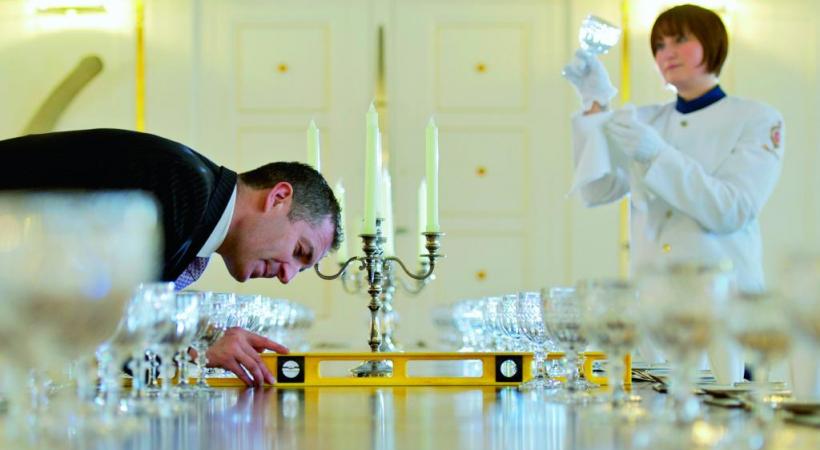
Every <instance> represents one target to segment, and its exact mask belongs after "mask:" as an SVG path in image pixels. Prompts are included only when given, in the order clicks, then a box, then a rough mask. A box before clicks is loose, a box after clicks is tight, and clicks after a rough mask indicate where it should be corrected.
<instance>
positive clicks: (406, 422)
mask: <svg viewBox="0 0 820 450" xmlns="http://www.w3.org/2000/svg"><path fill="white" fill-rule="evenodd" d="M635 393H636V394H639V395H640V396H641V397H642V400H641V402H640V403H635V404H632V405H631V406H627V407H620V408H618V409H617V410H616V411H615V413H614V414H613V411H612V410H611V409H610V407H609V405H608V404H606V403H594V404H591V405H583V406H577V405H576V406H573V405H568V404H565V403H560V402H556V401H555V398H554V397H551V396H549V395H545V394H543V393H538V392H521V391H519V390H518V389H516V388H510V387H504V388H501V387H379V388H375V387H316V388H275V387H270V388H264V389H256V390H254V389H240V388H220V389H217V390H216V393H215V395H213V396H211V397H210V398H193V399H188V400H186V403H187V404H188V408H187V411H184V412H181V413H178V414H176V415H174V416H172V417H167V418H161V417H152V418H150V419H145V420H144V421H143V422H142V423H141V424H140V427H139V430H138V431H136V432H134V433H133V434H131V435H130V436H129V437H127V438H123V439H121V440H119V441H117V442H116V443H115V442H113V441H110V440H109V441H106V442H95V443H89V442H86V443H85V444H84V445H82V447H85V448H122V449H165V448H167V449H172V448H173V449H291V448H294V449H295V448H306V449H335V448H338V449H405V448H407V449H467V448H477V449H481V448H486V449H576V448H577V449H620V448H653V449H654V448H697V445H698V444H703V445H702V448H710V447H709V445H713V444H715V443H720V445H722V446H721V447H719V448H752V447H753V446H749V445H747V444H750V442H749V441H752V442H751V443H754V441H753V440H751V439H745V438H743V437H744V436H746V437H748V436H751V435H754V433H755V432H756V431H759V429H760V427H759V426H757V425H756V424H754V423H753V421H752V420H750V418H749V414H748V413H746V412H744V411H743V410H741V409H724V408H715V407H709V408H706V409H705V411H704V417H705V420H703V421H698V422H696V423H695V425H694V426H690V427H688V428H687V427H682V426H671V425H670V426H665V425H658V421H657V419H654V417H656V416H655V415H654V414H651V413H648V411H649V410H654V408H656V407H658V406H659V403H660V402H664V401H667V396H666V395H661V394H658V393H656V392H655V391H653V390H652V389H651V388H650V387H649V385H648V384H646V383H639V384H636V388H635ZM598 395H605V394H603V393H601V394H598ZM670 427H671V428H670ZM675 433H683V434H677V435H676V434H675ZM682 435H683V436H687V437H686V440H688V442H686V440H682V438H681V437H680V436H682ZM770 444H771V445H770V446H769V447H768V448H794V449H816V448H820V429H818V428H812V427H808V426H798V425H792V424H783V423H782V422H781V423H780V424H779V425H778V426H777V427H776V430H775V431H774V432H773V434H772V437H771V441H770ZM712 448H714V446H713V447H712Z"/></svg>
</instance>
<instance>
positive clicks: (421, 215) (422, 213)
mask: <svg viewBox="0 0 820 450" xmlns="http://www.w3.org/2000/svg"><path fill="white" fill-rule="evenodd" d="M416 201H417V202H418V204H417V208H416V209H417V211H416V213H417V216H418V222H417V224H418V230H419V236H418V254H419V258H421V259H426V258H423V257H422V256H421V255H426V254H427V249H426V248H425V247H424V245H425V244H426V243H427V239H426V238H425V237H424V235H423V234H422V233H424V228H425V226H426V225H427V183H426V182H425V181H424V178H422V179H421V183H419V193H418V197H417V199H416Z"/></svg>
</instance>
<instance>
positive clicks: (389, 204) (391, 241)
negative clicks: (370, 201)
mask: <svg viewBox="0 0 820 450" xmlns="http://www.w3.org/2000/svg"><path fill="white" fill-rule="evenodd" d="M392 190H393V188H392V182H391V180H390V172H388V171H387V169H384V170H382V211H383V212H384V220H383V221H382V234H383V235H384V254H385V256H396V247H395V236H396V231H395V226H394V225H393V198H392V197H393V195H392Z"/></svg>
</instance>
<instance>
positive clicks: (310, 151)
mask: <svg viewBox="0 0 820 450" xmlns="http://www.w3.org/2000/svg"><path fill="white" fill-rule="evenodd" d="M320 152H321V151H320V149H319V128H317V127H316V122H314V121H313V120H311V121H310V125H308V129H307V163H308V165H309V166H311V167H313V168H314V169H316V171H317V172H321V171H322V170H321V157H320Z"/></svg>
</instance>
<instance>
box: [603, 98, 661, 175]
mask: <svg viewBox="0 0 820 450" xmlns="http://www.w3.org/2000/svg"><path fill="white" fill-rule="evenodd" d="M604 132H605V133H606V135H607V137H608V138H609V139H610V140H612V142H613V143H615V145H616V146H617V147H618V148H619V149H621V151H623V152H624V154H625V155H626V156H627V157H629V158H630V159H632V160H635V161H637V162H640V163H649V162H651V161H652V160H654V159H655V157H656V156H658V153H659V152H660V151H661V150H663V149H664V148H666V147H668V146H669V144H667V143H666V141H664V140H663V138H662V137H661V136H660V135H659V134H658V132H657V131H655V129H654V128H652V127H651V126H649V125H646V124H644V123H642V122H641V121H639V120H638V118H637V117H636V116H635V108H634V106H633V107H630V106H627V107H625V108H624V109H622V110H619V111H616V112H615V114H613V115H612V119H610V120H609V122H607V123H606V125H604Z"/></svg>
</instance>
